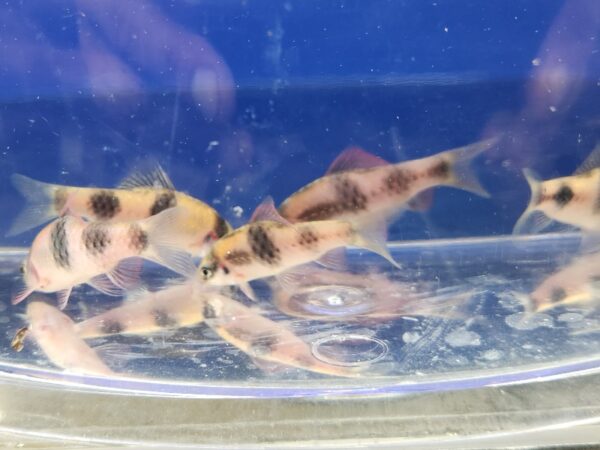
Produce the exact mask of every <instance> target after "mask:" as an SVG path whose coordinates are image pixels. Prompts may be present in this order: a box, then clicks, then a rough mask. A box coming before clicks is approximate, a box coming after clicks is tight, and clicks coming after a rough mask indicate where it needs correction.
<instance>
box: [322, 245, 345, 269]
mask: <svg viewBox="0 0 600 450" xmlns="http://www.w3.org/2000/svg"><path fill="white" fill-rule="evenodd" d="M316 263H317V264H320V265H321V266H323V267H326V268H328V269H332V270H338V271H341V272H343V271H345V270H346V269H347V263H346V249H345V248H344V247H340V248H334V249H333V250H330V251H328V252H327V253H325V254H324V255H323V256H321V257H320V258H319V259H318V260H317V261H316Z"/></svg>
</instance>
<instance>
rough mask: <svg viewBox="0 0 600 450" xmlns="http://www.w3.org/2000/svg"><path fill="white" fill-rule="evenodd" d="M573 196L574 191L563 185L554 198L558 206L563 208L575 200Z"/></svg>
mask: <svg viewBox="0 0 600 450" xmlns="http://www.w3.org/2000/svg"><path fill="white" fill-rule="evenodd" d="M573 196H574V194H573V190H572V189H571V188H570V187H569V186H567V185H563V186H561V187H560V189H559V190H558V191H557V192H556V194H554V196H553V198H554V201H555V202H556V204H557V205H558V206H559V207H561V208H562V207H563V206H565V205H567V203H569V202H570V201H571V200H572V199H573Z"/></svg>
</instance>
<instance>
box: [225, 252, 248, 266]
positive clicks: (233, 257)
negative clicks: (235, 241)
mask: <svg viewBox="0 0 600 450" xmlns="http://www.w3.org/2000/svg"><path fill="white" fill-rule="evenodd" d="M225 260H226V261H228V262H230V263H231V264H233V265H234V266H243V265H246V264H250V263H251V262H252V255H251V254H250V253H248V252H246V251H244V250H232V251H230V252H227V254H226V255H225Z"/></svg>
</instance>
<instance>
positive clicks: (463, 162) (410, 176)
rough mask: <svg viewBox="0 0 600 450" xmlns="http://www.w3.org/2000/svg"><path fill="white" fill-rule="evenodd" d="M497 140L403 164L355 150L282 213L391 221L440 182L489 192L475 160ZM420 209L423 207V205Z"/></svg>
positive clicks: (294, 218)
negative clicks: (473, 163) (476, 170)
mask: <svg viewBox="0 0 600 450" xmlns="http://www.w3.org/2000/svg"><path fill="white" fill-rule="evenodd" d="M498 139H499V138H498V137H495V138H490V139H487V140H483V141H479V142H475V143H473V144H470V145H467V146H465V147H461V148H457V149H453V150H448V151H445V152H442V153H438V154H436V155H432V156H428V157H426V158H421V159H415V160H411V161H406V162H402V163H398V164H390V163H388V162H387V161H385V160H383V159H381V158H379V157H377V156H375V155H372V154H370V153H367V152H365V151H364V150H361V149H357V148H350V149H348V150H346V151H344V152H343V153H342V154H340V156H338V158H337V159H336V160H335V161H334V162H333V163H332V164H331V166H330V168H329V171H328V172H327V174H326V175H325V176H323V177H321V178H319V179H317V180H315V181H313V182H312V183H310V184H308V185H306V186H304V187H303V188H302V189H300V190H299V191H297V192H295V193H294V194H292V195H291V196H290V197H288V198H287V199H286V200H285V201H284V202H283V203H282V204H281V206H280V207H279V212H280V214H281V215H282V216H283V217H284V218H285V219H287V220H289V221H290V222H292V223H295V222H306V221H315V220H348V221H351V222H353V223H359V224H362V223H373V222H377V221H382V222H384V223H386V222H388V221H389V220H390V219H391V218H392V217H393V216H394V215H396V214H398V213H399V212H401V211H402V210H403V209H405V208H412V209H415V204H414V203H417V204H418V203H421V204H422V203H423V202H422V201H419V200H425V199H427V198H429V199H430V198H431V191H430V189H431V188H433V187H436V186H453V187H457V188H460V189H465V190H467V191H471V192H474V193H476V194H478V195H481V196H488V194H487V192H486V191H485V189H484V188H483V187H482V186H481V184H480V183H479V181H478V180H477V177H476V176H475V174H474V173H473V171H472V169H471V167H470V164H471V161H472V160H473V158H475V157H476V156H477V155H479V154H480V153H481V152H483V151H485V150H487V149H489V148H491V147H492V146H493V145H495V144H496V143H497V141H498ZM411 202H413V204H411ZM416 209H423V205H421V207H417V208H416Z"/></svg>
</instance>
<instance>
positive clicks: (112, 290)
mask: <svg viewBox="0 0 600 450" xmlns="http://www.w3.org/2000/svg"><path fill="white" fill-rule="evenodd" d="M87 284H89V285H90V286H91V287H93V288H94V289H96V290H98V291H100V292H102V293H103V294H106V295H110V296H111V297H119V296H121V295H123V289H122V288H120V287H119V286H117V285H116V284H114V283H113V282H112V281H111V279H110V278H108V277H107V276H106V275H97V276H95V277H94V278H92V279H91V280H88V281H87Z"/></svg>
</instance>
